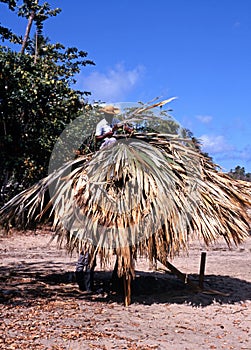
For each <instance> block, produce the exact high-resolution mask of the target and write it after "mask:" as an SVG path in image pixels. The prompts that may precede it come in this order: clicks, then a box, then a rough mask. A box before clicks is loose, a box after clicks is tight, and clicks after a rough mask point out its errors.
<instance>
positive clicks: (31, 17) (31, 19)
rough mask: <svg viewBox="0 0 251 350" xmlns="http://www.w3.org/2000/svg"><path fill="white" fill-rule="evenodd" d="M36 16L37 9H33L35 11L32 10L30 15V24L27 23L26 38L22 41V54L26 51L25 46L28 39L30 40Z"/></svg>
mask: <svg viewBox="0 0 251 350" xmlns="http://www.w3.org/2000/svg"><path fill="white" fill-rule="evenodd" d="M34 17H35V11H34V10H33V11H31V13H30V17H29V19H28V24H27V27H26V31H25V36H24V40H23V42H22V48H21V51H20V53H21V54H23V53H24V51H25V48H26V46H27V41H28V39H29V36H30V31H31V26H32V22H33V20H34Z"/></svg>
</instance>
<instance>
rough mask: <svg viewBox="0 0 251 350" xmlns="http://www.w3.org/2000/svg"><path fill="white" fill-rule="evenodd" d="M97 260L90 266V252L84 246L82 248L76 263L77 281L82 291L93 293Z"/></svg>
mask: <svg viewBox="0 0 251 350" xmlns="http://www.w3.org/2000/svg"><path fill="white" fill-rule="evenodd" d="M95 265H96V263H95V261H94V263H93V266H92V267H90V254H89V252H88V251H87V250H84V248H83V249H82V250H81V252H80V255H79V258H78V262H77V264H76V272H75V274H76V281H77V284H78V286H79V289H80V290H81V291H85V292H86V293H91V292H92V291H93V277H94V268H95Z"/></svg>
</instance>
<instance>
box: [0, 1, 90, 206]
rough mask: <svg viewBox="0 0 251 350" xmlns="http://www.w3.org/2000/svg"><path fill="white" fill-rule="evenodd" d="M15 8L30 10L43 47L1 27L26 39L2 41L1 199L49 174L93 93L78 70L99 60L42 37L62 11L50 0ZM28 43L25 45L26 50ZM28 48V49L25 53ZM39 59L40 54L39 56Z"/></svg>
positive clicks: (6, 34)
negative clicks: (80, 83)
mask: <svg viewBox="0 0 251 350" xmlns="http://www.w3.org/2000/svg"><path fill="white" fill-rule="evenodd" d="M1 2H5V3H8V5H9V7H10V10H16V11H17V14H18V15H19V16H24V17H25V18H28V20H29V15H28V13H29V11H35V16H34V18H33V20H34V23H35V25H36V28H37V31H36V32H37V33H38V38H39V39H38V46H37V49H35V50H34V40H33V41H32V40H30V39H29V36H26V37H25V38H24V39H22V37H21V36H18V35H16V34H13V33H12V31H11V30H9V29H7V28H4V29H3V27H1V28H0V33H1V35H2V39H3V40H5V41H6V40H7V41H11V42H14V43H18V44H21V43H22V50H21V52H20V53H18V52H16V51H13V50H11V49H9V48H7V47H4V46H0V115H1V119H0V124H1V128H0V140H1V141H0V157H1V160H0V166H1V169H2V171H1V175H0V188H1V198H0V202H2V203H3V202H5V201H6V200H8V199H9V198H10V197H11V196H12V195H13V194H15V193H17V192H19V191H20V190H22V189H24V188H26V187H28V186H30V185H32V184H33V183H34V182H35V181H37V180H38V179H40V178H41V177H43V176H45V174H46V172H47V166H48V161H49V158H50V154H51V151H52V149H53V146H54V143H55V141H56V139H57V137H58V136H59V135H60V134H61V132H62V131H63V130H64V128H65V126H66V125H67V124H68V123H69V122H70V121H71V120H72V119H74V118H75V117H77V116H78V115H79V114H80V113H81V111H82V110H83V108H84V107H85V105H86V104H85V103H83V101H84V100H83V98H84V96H86V95H88V94H89V92H85V91H79V90H74V89H73V88H72V86H73V84H74V83H75V82H76V80H75V75H76V74H77V73H79V72H80V70H81V67H83V66H86V65H90V64H94V63H93V62H92V61H91V60H88V59H86V57H87V53H86V52H84V51H81V50H78V49H77V48H75V47H70V48H65V47H64V46H63V45H62V44H60V43H56V44H51V43H50V42H49V40H48V38H44V37H43V36H42V29H43V24H44V21H45V20H46V19H47V18H48V17H49V16H52V15H53V16H54V15H56V14H57V13H59V12H60V11H59V9H56V10H51V9H50V7H49V5H48V4H47V3H44V4H43V5H41V6H40V5H38V1H23V5H22V6H19V7H17V6H16V1H1ZM23 48H24V49H23ZM24 51H25V54H24V53H23V52H24ZM35 58H36V59H35Z"/></svg>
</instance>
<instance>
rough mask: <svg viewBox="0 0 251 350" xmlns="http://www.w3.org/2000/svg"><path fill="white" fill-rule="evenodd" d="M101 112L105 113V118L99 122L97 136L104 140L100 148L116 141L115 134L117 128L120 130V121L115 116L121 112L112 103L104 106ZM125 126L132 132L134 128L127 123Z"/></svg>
mask: <svg viewBox="0 0 251 350" xmlns="http://www.w3.org/2000/svg"><path fill="white" fill-rule="evenodd" d="M100 112H102V113H104V118H103V119H102V120H101V121H100V122H99V123H98V124H97V127H96V133H95V136H96V140H97V141H101V142H102V143H101V146H100V149H102V148H103V147H105V146H109V145H112V144H113V143H115V142H116V138H115V137H114V134H115V132H116V130H118V123H119V122H120V121H119V120H118V119H117V118H115V115H117V114H119V113H120V110H119V108H117V107H114V106H112V105H107V106H105V107H103V108H102V109H101V110H100ZM123 128H124V130H125V131H127V132H130V133H131V132H132V130H133V129H132V128H129V127H128V126H127V125H124V126H123Z"/></svg>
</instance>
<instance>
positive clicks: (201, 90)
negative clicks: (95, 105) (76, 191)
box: [0, 0, 251, 172]
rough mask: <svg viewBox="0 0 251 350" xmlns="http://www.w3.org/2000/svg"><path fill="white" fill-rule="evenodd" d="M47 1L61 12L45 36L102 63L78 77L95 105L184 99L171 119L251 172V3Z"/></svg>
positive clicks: (18, 24)
mask: <svg viewBox="0 0 251 350" xmlns="http://www.w3.org/2000/svg"><path fill="white" fill-rule="evenodd" d="M48 2H49V3H50V4H51V5H52V6H53V7H60V8H61V9H62V12H61V14H59V15H58V16H57V17H55V18H52V19H50V20H48V21H46V22H45V35H47V36H48V37H49V38H50V39H51V41H52V42H61V43H63V44H65V45H66V46H77V47H78V48H79V49H82V50H84V51H87V52H88V58H89V59H92V60H93V61H94V62H95V63H96V65H95V66H92V67H86V68H83V70H82V73H81V74H80V75H79V76H78V77H77V80H78V82H77V86H76V87H77V88H80V89H83V90H89V91H91V92H92V93H93V94H92V97H91V98H90V102H92V100H94V99H100V100H102V101H105V102H136V101H143V102H147V101H149V100H152V99H153V98H155V97H157V96H160V97H161V98H163V99H166V98H169V97H172V96H177V97H178V99H177V100H175V101H173V102H172V103H171V105H170V107H171V108H172V109H173V112H172V116H173V117H174V118H175V119H176V120H177V121H179V123H180V124H181V125H182V126H183V127H186V128H189V129H190V130H191V131H192V132H193V133H194V135H195V136H196V137H197V138H200V139H201V140H202V143H203V149H204V150H205V151H206V152H208V153H209V154H210V155H211V156H212V157H213V159H214V161H215V162H216V163H218V164H219V165H220V166H222V167H223V170H224V171H228V170H230V169H231V168H232V169H233V168H235V166H236V165H240V166H244V167H245V170H246V171H247V172H251V127H250V122H251V40H250V38H251V1H250V0H231V1H230V0H190V1H189V0H175V1H174V0H172V1H170V0H155V1H153V0H120V1H118V0H107V1H98V0H92V1H83V0H73V1H69V0H61V1H56V0H53V1H50V0H49V1H48ZM5 9H6V6H4V5H3V4H0V13H1V23H2V25H6V26H9V27H11V28H13V30H16V31H18V32H19V33H20V34H22V35H23V34H24V31H25V26H26V22H25V21H24V20H21V19H20V20H18V19H17V17H15V16H11V15H10V14H9V11H7V10H5Z"/></svg>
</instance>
